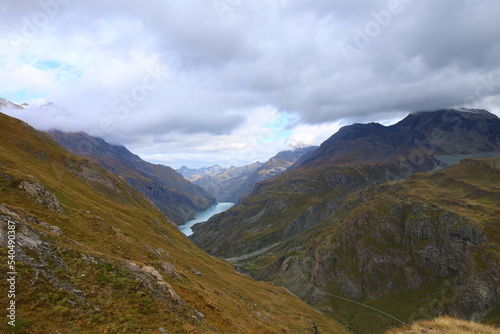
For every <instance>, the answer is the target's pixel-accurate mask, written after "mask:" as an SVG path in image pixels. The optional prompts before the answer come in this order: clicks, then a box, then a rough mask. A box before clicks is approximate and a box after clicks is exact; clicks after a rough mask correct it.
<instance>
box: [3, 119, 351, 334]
mask: <svg viewBox="0 0 500 334" xmlns="http://www.w3.org/2000/svg"><path fill="white" fill-rule="evenodd" d="M0 133H1V134H2V135H1V140H0V240H1V242H0V252H1V254H2V259H3V260H2V261H0V269H1V270H2V272H4V273H5V275H4V277H5V278H4V279H2V282H1V283H0V285H1V290H2V293H1V294H0V303H1V304H2V305H4V306H5V309H6V308H7V307H11V306H10V305H13V307H12V308H15V311H16V318H15V327H14V326H11V325H9V324H7V322H8V321H13V320H12V318H10V315H12V316H13V314H12V313H13V312H12V313H10V311H9V313H10V314H9V313H7V310H4V311H5V312H4V315H3V316H4V317H5V318H4V320H3V321H1V322H0V333H65V334H66V333H88V334H90V333H131V334H135V333H211V334H215V333H318V332H321V333H339V334H347V333H348V331H347V330H346V329H345V328H344V327H343V326H342V325H340V324H339V323H338V322H336V321H334V320H332V319H329V318H328V317H326V316H324V315H322V314H320V313H318V312H316V311H315V310H313V309H312V308H311V307H310V306H309V305H307V304H306V303H304V302H302V301H301V300H299V299H298V298H296V297H294V296H293V295H291V294H290V293H289V292H288V291H285V290H284V289H283V288H279V287H276V286H274V285H272V284H269V283H265V282H258V281H256V280H254V279H251V278H250V277H249V276H247V275H243V274H241V273H238V272H237V271H236V270H235V269H234V268H233V267H231V266H230V265H228V264H227V263H225V262H224V261H221V260H218V259H216V258H213V257H210V256H209V255H207V253H205V252H204V251H202V250H201V249H199V248H198V247H196V246H195V245H193V243H191V242H189V241H188V240H187V239H186V237H185V236H184V235H183V234H182V233H181V232H180V231H179V229H178V228H177V227H175V226H173V223H172V222H171V221H170V220H169V219H168V218H166V217H165V215H164V214H163V213H162V212H160V211H158V210H157V208H155V206H154V205H153V204H152V203H151V201H150V200H149V199H147V198H146V196H144V195H143V194H141V193H139V192H138V191H137V190H136V189H134V188H133V187H131V186H130V185H129V184H128V183H127V182H125V181H124V179H123V178H122V177H120V176H118V175H116V174H113V173H110V172H108V171H107V170H106V169H105V168H103V167H101V166H99V165H98V164H96V163H94V162H92V161H90V160H88V159H86V158H82V157H79V156H76V155H74V154H72V153H70V152H68V151H67V150H66V149H64V148H62V147H61V146H60V145H58V144H57V143H56V142H55V141H54V140H53V139H52V137H51V136H50V135H48V134H46V133H42V132H39V131H36V130H34V129H33V128H31V127H30V126H28V125H27V124H25V123H23V122H21V121H19V120H17V119H14V118H12V117H9V116H6V115H4V114H1V113H0ZM86 140H89V139H88V138H87V139H85V141H84V142H87V141H86ZM91 140H95V141H96V142H95V143H94V145H95V147H94V148H95V149H102V150H104V149H109V150H111V152H109V151H105V152H107V153H108V154H110V155H111V154H117V153H118V152H116V151H113V149H112V148H109V147H107V146H106V145H105V144H102V143H100V141H99V140H97V139H91ZM116 150H118V151H120V149H119V148H116ZM101 153H102V152H101ZM122 153H123V154H125V155H127V154H128V153H126V152H122ZM110 159H111V160H112V157H111V158H110ZM135 163H136V164H141V162H140V161H139V160H138V161H135ZM112 164H113V165H114V164H115V163H114V162H112ZM117 168H121V166H117ZM134 173H135V172H134ZM137 173H138V172H137ZM14 233H15V234H14ZM12 236H14V237H12ZM7 240H10V242H7ZM9 253H10V255H9ZM9 256H10V259H9ZM12 258H14V260H11V259H12ZM7 259H9V261H11V262H8V261H7ZM12 272H15V274H14V273H12ZM7 273H8V275H9V278H12V277H13V276H14V278H15V283H14V280H11V281H10V282H11V284H10V285H9V281H7V280H6V278H7ZM14 285H15V287H16V289H15V297H14V296H9V294H8V293H7V291H9V286H14ZM14 301H15V302H16V304H12V302H14ZM6 305H8V306H6ZM7 314H9V316H7V317H6V315H7Z"/></svg>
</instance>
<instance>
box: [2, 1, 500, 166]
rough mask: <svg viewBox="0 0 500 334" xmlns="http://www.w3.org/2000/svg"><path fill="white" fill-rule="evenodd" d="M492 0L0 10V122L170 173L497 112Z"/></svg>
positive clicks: (20, 5)
mask: <svg viewBox="0 0 500 334" xmlns="http://www.w3.org/2000/svg"><path fill="white" fill-rule="evenodd" d="M499 14H500V2H499V1H497V0H438V1H431V0H419V1H417V0H384V1H379V0H362V1H361V0H357V1H340V0H315V1H311V0H275V1H264V0H190V1H181V0H170V1H164V0H163V1H160V0H150V1H145V2H139V1H132V0H123V1H111V0H99V1H97V0H86V1H77V0H41V1H38V2H36V1H28V0H17V1H9V2H7V3H6V2H5V1H4V2H2V3H0V29H1V30H0V31H1V35H0V83H1V85H0V97H4V98H7V99H9V100H13V101H15V102H20V103H21V102H25V101H26V100H29V101H31V102H32V103H33V102H34V103H42V102H48V101H51V102H54V104H55V105H56V106H57V107H45V108H42V109H39V108H31V109H28V110H24V111H18V112H14V111H11V112H9V113H10V114H11V115H13V116H15V117H18V118H21V119H23V120H25V121H27V122H28V123H30V124H32V125H33V126H35V127H37V128H39V129H42V130H45V129H50V128H58V129H62V130H66V131H80V130H83V131H86V132H89V133H91V134H93V135H97V136H101V137H104V138H105V139H107V140H108V141H111V142H113V143H120V144H124V145H126V146H127V147H128V148H130V149H131V150H132V151H133V152H134V153H138V154H139V155H141V157H143V158H145V159H147V160H150V161H153V162H161V163H165V164H168V165H171V166H173V167H180V166H181V165H183V164H187V165H188V166H190V167H199V166H203V165H210V164H214V163H220V164H222V165H226V166H229V165H241V164H245V163H250V162H253V161H255V160H261V161H262V160H265V159H267V158H269V157H270V156H272V155H274V154H275V153H276V152H277V151H279V150H281V149H285V148H287V147H290V146H293V145H302V144H316V145H317V144H320V143H321V141H323V140H325V139H327V138H328V137H329V136H330V135H331V134H333V133H334V132H335V131H336V130H337V129H338V128H339V127H340V126H342V125H344V124H348V123H350V122H354V121H357V122H371V121H382V122H386V123H387V122H391V121H395V120H397V119H400V118H402V117H404V116H405V115H406V114H407V113H408V112H410V111H419V110H434V109H438V108H444V107H453V106H467V107H480V108H485V109H489V110H490V111H492V112H494V113H496V114H499V112H500V66H499V65H500V37H499V34H498V32H499V31H500V20H499V19H498V16H499Z"/></svg>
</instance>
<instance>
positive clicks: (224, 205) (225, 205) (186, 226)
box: [179, 202, 234, 236]
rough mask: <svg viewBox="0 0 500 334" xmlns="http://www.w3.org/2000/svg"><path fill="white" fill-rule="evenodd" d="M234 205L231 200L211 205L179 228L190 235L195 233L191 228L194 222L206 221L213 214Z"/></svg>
mask: <svg viewBox="0 0 500 334" xmlns="http://www.w3.org/2000/svg"><path fill="white" fill-rule="evenodd" d="M233 205H234V203H229V202H227V203H217V204H215V205H213V206H211V207H209V208H208V209H206V210H205V211H201V212H198V213H197V214H196V215H195V216H194V219H193V220H190V221H188V222H186V223H185V224H183V225H181V226H179V229H180V230H181V232H182V233H184V234H185V235H188V236H189V235H191V234H193V230H191V226H193V225H194V224H197V223H202V222H206V221H207V220H209V219H210V217H212V216H213V215H216V214H218V213H221V212H224V211H226V210H227V209H229V208H231V207H232V206H233Z"/></svg>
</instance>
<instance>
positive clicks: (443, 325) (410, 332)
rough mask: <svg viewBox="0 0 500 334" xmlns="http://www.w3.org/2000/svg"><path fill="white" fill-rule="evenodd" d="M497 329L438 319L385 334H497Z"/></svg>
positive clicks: (474, 323) (452, 319)
mask: <svg viewBox="0 0 500 334" xmlns="http://www.w3.org/2000/svg"><path fill="white" fill-rule="evenodd" d="M497 333H500V329H499V328H495V327H493V326H488V325H483V324H479V323H476V322H472V321H466V320H460V319H454V318H450V317H439V318H436V319H434V320H423V321H418V322H416V323H413V324H412V325H410V326H406V327H403V328H396V329H391V330H389V331H388V332H387V334H497Z"/></svg>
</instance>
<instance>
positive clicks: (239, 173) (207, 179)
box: [193, 161, 262, 202]
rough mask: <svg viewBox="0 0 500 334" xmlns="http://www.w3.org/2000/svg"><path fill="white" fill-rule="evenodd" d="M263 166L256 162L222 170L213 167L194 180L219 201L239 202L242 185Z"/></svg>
mask: <svg viewBox="0 0 500 334" xmlns="http://www.w3.org/2000/svg"><path fill="white" fill-rule="evenodd" d="M261 166H262V163H261V162H258V161H257V162H254V163H252V164H249V165H245V166H241V167H229V168H224V169H222V170H218V168H212V169H211V171H210V172H208V171H207V174H206V175H204V176H201V177H198V178H197V179H195V181H193V183H194V184H197V185H199V186H200V187H203V188H204V189H206V190H207V191H208V192H209V193H210V194H212V195H214V196H215V198H217V201H218V202H237V201H238V200H239V199H240V196H241V187H242V185H243V184H244V183H245V182H246V181H247V179H248V177H249V176H250V175H251V174H252V173H253V172H255V171H256V170H257V169H258V168H260V167H261Z"/></svg>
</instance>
